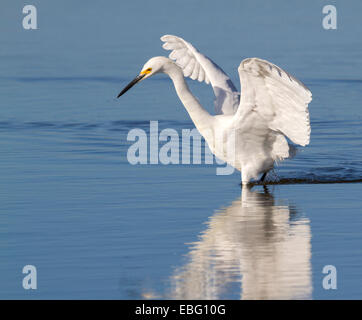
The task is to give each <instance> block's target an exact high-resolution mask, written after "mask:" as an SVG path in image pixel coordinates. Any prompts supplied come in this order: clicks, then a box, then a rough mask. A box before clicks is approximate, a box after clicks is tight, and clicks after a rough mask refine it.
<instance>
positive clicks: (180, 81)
mask: <svg viewBox="0 0 362 320" xmlns="http://www.w3.org/2000/svg"><path fill="white" fill-rule="evenodd" d="M163 72H164V73H166V74H167V75H168V76H169V77H170V78H171V80H172V82H173V84H174V86H175V89H176V93H177V95H178V97H179V98H180V100H181V102H182V104H183V105H184V106H185V108H186V110H187V112H188V114H189V115H190V118H191V120H192V121H193V122H194V123H195V126H196V128H197V129H198V130H199V131H200V133H201V132H202V131H203V129H206V128H209V127H210V126H211V124H212V122H213V116H212V115H210V114H209V113H208V112H207V111H206V110H205V109H204V108H203V107H202V106H201V104H200V102H199V101H198V100H197V99H196V98H195V97H194V95H193V94H192V93H191V91H190V89H189V87H188V85H187V83H186V81H185V78H184V75H183V73H182V70H181V68H180V67H178V66H177V65H176V64H175V63H173V62H171V63H168V64H167V66H165V67H164V69H163Z"/></svg>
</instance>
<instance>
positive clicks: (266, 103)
mask: <svg viewBox="0 0 362 320" xmlns="http://www.w3.org/2000/svg"><path fill="white" fill-rule="evenodd" d="M238 71H239V76H240V83H241V97H240V107H239V108H238V110H237V113H236V114H235V119H237V121H247V116H248V114H250V113H251V112H257V113H258V115H259V116H260V117H261V118H262V119H263V120H264V121H265V123H266V125H267V126H268V127H269V128H270V129H271V130H274V131H277V132H281V133H283V134H284V135H285V136H287V137H288V138H289V139H290V140H291V141H293V142H294V143H296V144H299V145H302V146H305V145H307V144H309V140H310V121H309V111H308V104H309V103H310V102H311V101H312V93H311V92H310V91H309V89H308V88H307V87H306V86H305V85H304V84H303V83H302V82H300V81H299V80H298V79H296V78H294V77H293V76H291V75H290V74H289V73H287V72H286V71H284V70H282V69H281V68H279V67H278V66H276V65H274V64H272V63H270V62H268V61H265V60H261V59H258V58H249V59H245V60H243V61H242V62H241V64H240V66H239V69H238Z"/></svg>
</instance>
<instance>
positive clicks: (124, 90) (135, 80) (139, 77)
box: [117, 73, 146, 98]
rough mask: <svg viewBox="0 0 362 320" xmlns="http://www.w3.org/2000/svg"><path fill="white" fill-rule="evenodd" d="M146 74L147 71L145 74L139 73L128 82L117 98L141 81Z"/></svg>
mask: <svg viewBox="0 0 362 320" xmlns="http://www.w3.org/2000/svg"><path fill="white" fill-rule="evenodd" d="M145 75H146V73H144V74H140V75H138V76H137V77H136V78H134V79H133V80H132V81H131V82H130V83H129V84H127V86H126V87H125V88H124V89H123V90H122V91H121V92H120V93H119V94H118V96H117V98H119V97H120V96H121V95H123V94H124V93H126V92H127V91H128V90H129V89H131V88H132V87H133V86H134V85H135V84H136V83H137V82H139V81H141V80H142V78H143V77H144V76H145Z"/></svg>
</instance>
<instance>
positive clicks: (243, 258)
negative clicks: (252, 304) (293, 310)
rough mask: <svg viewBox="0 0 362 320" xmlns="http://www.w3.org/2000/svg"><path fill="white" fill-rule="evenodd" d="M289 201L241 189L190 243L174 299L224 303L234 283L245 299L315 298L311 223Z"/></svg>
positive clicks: (177, 273) (173, 286)
mask: <svg viewBox="0 0 362 320" xmlns="http://www.w3.org/2000/svg"><path fill="white" fill-rule="evenodd" d="M286 202H287V201H283V200H279V199H275V198H274V196H273V194H271V193H269V191H268V189H266V188H264V190H263V189H258V190H256V191H253V190H251V189H250V188H243V190H242V195H241V198H239V199H237V200H236V201H234V202H233V203H232V204H231V205H230V206H228V207H226V208H223V209H221V210H218V211H216V213H215V214H214V215H213V216H212V217H211V218H210V220H209V221H208V224H207V225H208V227H207V229H206V230H205V231H204V232H203V233H202V234H201V236H200V240H199V241H197V242H195V243H193V244H192V245H191V249H190V252H189V253H188V257H187V258H188V259H187V261H188V263H187V264H186V265H185V266H183V267H181V268H179V269H177V270H176V271H175V273H174V275H173V276H172V278H171V283H172V284H171V292H170V298H172V299H220V298H223V297H225V296H227V295H228V291H230V288H231V287H234V286H235V285H236V286H237V288H236V292H237V295H239V293H240V298H241V299H309V298H311V294H312V280H311V262H310V259H311V241H310V240H311V230H310V222H309V219H307V218H306V217H304V216H302V215H301V213H300V212H298V210H297V209H296V208H295V207H294V206H291V205H289V204H288V203H286Z"/></svg>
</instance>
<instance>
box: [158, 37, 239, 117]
mask: <svg viewBox="0 0 362 320" xmlns="http://www.w3.org/2000/svg"><path fill="white" fill-rule="evenodd" d="M161 40H162V41H163V42H164V44H163V45H162V47H163V48H164V49H166V50H171V53H170V55H169V57H170V59H172V60H175V62H176V64H177V65H179V66H180V68H182V70H183V73H184V76H185V77H190V78H191V79H192V80H198V81H200V82H203V81H204V82H205V83H206V84H209V83H211V85H212V88H213V90H214V93H215V111H216V113H217V114H234V113H235V112H236V109H237V107H238V105H239V97H240V94H239V92H238V91H237V90H236V88H235V86H234V84H233V83H232V81H231V80H230V78H229V77H228V76H227V75H226V74H225V72H224V71H223V70H222V69H221V68H220V67H219V66H218V65H216V64H215V63H214V62H213V61H212V60H211V59H209V58H208V57H206V56H204V55H203V54H202V53H200V52H199V51H198V50H197V49H196V48H195V47H193V46H192V44H191V43H189V42H187V41H185V40H184V39H182V38H180V37H176V36H172V35H164V36H163V37H161Z"/></svg>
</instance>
